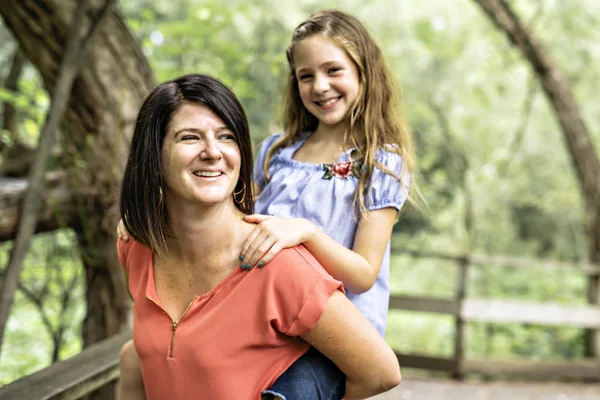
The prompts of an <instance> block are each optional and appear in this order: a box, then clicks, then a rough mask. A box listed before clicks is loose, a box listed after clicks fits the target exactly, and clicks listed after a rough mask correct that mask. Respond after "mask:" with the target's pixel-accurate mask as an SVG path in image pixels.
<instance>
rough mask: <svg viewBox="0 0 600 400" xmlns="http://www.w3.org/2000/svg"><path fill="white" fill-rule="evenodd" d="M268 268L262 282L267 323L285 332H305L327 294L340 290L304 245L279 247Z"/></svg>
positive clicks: (314, 320) (311, 326)
mask: <svg viewBox="0 0 600 400" xmlns="http://www.w3.org/2000/svg"><path fill="white" fill-rule="evenodd" d="M271 264H275V265H271ZM268 269H269V270H271V271H272V273H271V274H270V279H268V282H265V283H266V284H267V285H266V287H267V290H268V291H269V292H270V293H268V296H267V304H268V306H267V307H268V310H267V314H268V316H269V320H270V323H271V325H272V326H273V327H274V328H275V329H276V330H277V331H279V332H281V333H283V334H285V335H288V336H293V337H296V336H302V335H304V334H305V333H307V332H309V331H310V330H311V329H312V328H313V327H314V326H315V324H316V323H317V321H318V320H319V318H320V317H321V315H322V314H323V311H324V310H325V306H326V305H327V301H328V300H329V297H331V295H332V294H333V293H334V292H335V291H336V290H341V291H342V292H343V290H344V289H343V286H342V283H341V282H340V281H337V280H335V279H334V278H332V277H331V275H329V274H328V273H327V272H326V271H325V269H323V267H322V266H321V265H320V264H319V262H318V261H317V260H316V259H315V258H314V257H313V256H312V255H311V254H310V253H309V252H308V250H306V248H304V246H298V247H295V248H292V249H286V250H283V251H282V252H280V253H279V254H278V255H277V256H276V257H275V258H274V259H273V260H272V261H271V262H270V263H269V267H268ZM266 270H267V269H263V271H266Z"/></svg>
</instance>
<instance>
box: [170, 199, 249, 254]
mask: <svg viewBox="0 0 600 400" xmlns="http://www.w3.org/2000/svg"><path fill="white" fill-rule="evenodd" d="M167 209H168V215H169V226H170V231H171V232H170V233H171V235H172V236H173V238H171V239H169V240H168V246H169V256H170V257H171V258H173V259H175V260H177V261H179V262H181V263H182V264H186V265H194V264H196V263H197V262H198V260H207V259H209V258H213V257H214V258H222V257H223V256H225V257H228V256H229V255H231V257H232V260H233V259H234V258H235V257H237V256H236V254H239V252H240V247H241V245H242V241H243V239H245V238H246V237H247V235H248V234H250V231H251V227H250V226H249V224H247V223H246V222H244V221H243V216H244V215H243V213H242V212H241V211H239V210H238V209H237V208H236V207H235V205H234V204H233V202H225V203H223V204H219V205H215V206H210V207H201V206H198V205H197V204H186V205H182V204H178V205H177V206H174V207H167Z"/></svg>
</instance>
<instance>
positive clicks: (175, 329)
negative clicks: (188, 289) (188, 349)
mask: <svg viewBox="0 0 600 400" xmlns="http://www.w3.org/2000/svg"><path fill="white" fill-rule="evenodd" d="M148 300H150V301H151V302H153V303H154V304H156V306H157V307H158V308H160V309H161V310H163V311H164V313H165V314H167V316H168V317H169V319H171V323H172V326H173V331H172V333H171V344H170V345H169V358H173V350H174V349H175V331H177V327H178V326H179V323H180V322H181V320H182V319H183V318H184V317H185V314H187V312H188V310H189V309H190V307H191V306H192V303H193V302H194V300H196V297H194V298H193V299H192V301H190V303H189V304H188V306H187V307H186V309H185V311H184V312H183V314H181V317H180V318H179V320H177V321H174V320H173V319H172V318H171V316H170V315H169V313H168V312H166V311H165V309H164V308H162V307H161V306H160V305H159V304H158V303H157V302H156V301H154V299H153V298H152V297H150V296H148Z"/></svg>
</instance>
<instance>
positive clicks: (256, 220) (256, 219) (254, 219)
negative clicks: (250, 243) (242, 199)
mask: <svg viewBox="0 0 600 400" xmlns="http://www.w3.org/2000/svg"><path fill="white" fill-rule="evenodd" d="M269 218H270V217H269V216H268V215H263V214H250V215H244V221H246V222H250V223H252V224H260V223H261V222H262V221H264V220H266V219H269Z"/></svg>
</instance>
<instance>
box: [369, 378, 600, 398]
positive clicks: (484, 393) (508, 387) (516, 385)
mask: <svg viewBox="0 0 600 400" xmlns="http://www.w3.org/2000/svg"><path fill="white" fill-rule="evenodd" d="M438 399H440V400H600V384H589V385H584V384H567V383H521V382H506V383H505V382H496V383H458V382H453V381H443V380H423V379H414V378H405V379H404V380H403V381H402V383H401V384H400V386H398V387H397V388H395V389H393V390H391V391H389V392H387V393H384V394H382V395H379V396H376V397H373V398H372V400H438Z"/></svg>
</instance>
